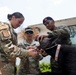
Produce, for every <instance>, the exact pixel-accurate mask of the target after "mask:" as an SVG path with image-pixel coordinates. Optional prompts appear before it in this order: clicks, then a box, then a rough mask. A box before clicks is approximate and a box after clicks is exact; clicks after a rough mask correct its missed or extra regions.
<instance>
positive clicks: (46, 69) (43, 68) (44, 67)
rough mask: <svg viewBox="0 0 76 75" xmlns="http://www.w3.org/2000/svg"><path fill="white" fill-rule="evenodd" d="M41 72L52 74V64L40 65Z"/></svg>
mask: <svg viewBox="0 0 76 75" xmlns="http://www.w3.org/2000/svg"><path fill="white" fill-rule="evenodd" d="M40 70H41V72H51V67H50V63H44V62H42V63H40Z"/></svg>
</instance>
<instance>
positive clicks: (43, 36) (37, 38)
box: [36, 34, 48, 41]
mask: <svg viewBox="0 0 76 75" xmlns="http://www.w3.org/2000/svg"><path fill="white" fill-rule="evenodd" d="M45 37H48V34H46V35H37V36H36V40H37V41H42V40H43V38H45Z"/></svg>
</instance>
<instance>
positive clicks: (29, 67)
mask: <svg viewBox="0 0 76 75" xmlns="http://www.w3.org/2000/svg"><path fill="white" fill-rule="evenodd" d="M24 32H25V34H24V35H25V39H24V41H22V42H20V43H19V46H20V47H22V48H24V49H27V48H29V47H30V46H34V47H37V46H39V42H38V41H35V40H34V31H33V29H32V28H31V27H27V28H25V30H24ZM41 59H43V56H42V55H41V54H38V55H37V56H28V57H27V58H26V57H22V58H21V62H20V67H19V70H18V75H36V74H40V73H41V71H40V67H39V61H40V60H41Z"/></svg>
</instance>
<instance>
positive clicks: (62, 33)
mask: <svg viewBox="0 0 76 75" xmlns="http://www.w3.org/2000/svg"><path fill="white" fill-rule="evenodd" d="M7 18H8V22H0V75H40V74H41V71H40V67H39V61H40V60H42V59H43V57H44V56H47V54H46V53H45V51H42V50H41V49H40V50H39V49H38V48H37V46H39V45H40V44H39V42H40V41H42V39H43V38H46V37H48V38H53V40H54V42H56V43H57V44H61V45H64V44H67V45H71V44H72V43H71V40H70V33H69V32H68V30H67V27H63V28H61V29H58V28H56V26H55V21H54V20H53V18H52V17H45V18H44V19H43V25H45V27H46V28H47V29H49V30H50V31H51V32H48V33H47V35H37V37H36V41H35V37H33V36H34V31H33V29H32V28H31V27H27V28H25V29H24V35H25V36H26V37H25V39H24V40H23V41H21V42H20V43H18V39H17V33H16V32H15V31H14V29H16V28H18V27H20V26H21V25H22V23H23V22H24V20H25V18H24V16H23V14H22V13H20V12H14V13H12V14H8V15H7ZM41 51H42V52H41ZM43 53H45V55H44V54H43ZM17 57H19V58H20V59H21V61H20V67H19V70H18V71H17V67H16V58H17ZM54 61H56V60H55V59H54V58H51V61H50V63H51V68H52V72H56V67H55V64H56V63H53V62H54Z"/></svg>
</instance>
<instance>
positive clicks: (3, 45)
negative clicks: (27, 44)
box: [0, 12, 38, 75]
mask: <svg viewBox="0 0 76 75" xmlns="http://www.w3.org/2000/svg"><path fill="white" fill-rule="evenodd" d="M7 17H8V20H9V23H6V22H0V75H16V57H24V56H29V55H30V56H36V55H37V54H38V53H37V51H35V48H34V47H31V49H28V50H24V49H22V48H19V47H18V46H17V34H16V33H15V32H14V29H16V28H18V27H19V26H20V25H21V24H22V23H23V21H24V16H23V15H22V14H21V13H20V12H15V13H13V14H8V16H7Z"/></svg>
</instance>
